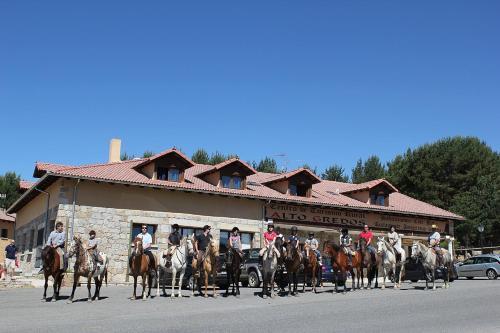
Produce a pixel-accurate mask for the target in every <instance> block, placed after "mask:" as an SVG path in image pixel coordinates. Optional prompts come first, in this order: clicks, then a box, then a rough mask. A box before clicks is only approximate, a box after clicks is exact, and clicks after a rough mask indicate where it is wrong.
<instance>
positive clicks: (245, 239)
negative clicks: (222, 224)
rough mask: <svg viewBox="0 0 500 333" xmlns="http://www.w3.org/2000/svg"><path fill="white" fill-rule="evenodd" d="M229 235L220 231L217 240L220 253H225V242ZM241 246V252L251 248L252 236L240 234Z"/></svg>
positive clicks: (226, 231)
mask: <svg viewBox="0 0 500 333" xmlns="http://www.w3.org/2000/svg"><path fill="white" fill-rule="evenodd" d="M230 235H231V231H228V230H221V231H220V238H219V251H220V252H221V253H224V252H227V241H228V239H229V236H230ZM239 235H240V238H241V245H242V247H243V250H246V249H249V248H251V247H252V240H253V234H251V233H248V232H240V233H239Z"/></svg>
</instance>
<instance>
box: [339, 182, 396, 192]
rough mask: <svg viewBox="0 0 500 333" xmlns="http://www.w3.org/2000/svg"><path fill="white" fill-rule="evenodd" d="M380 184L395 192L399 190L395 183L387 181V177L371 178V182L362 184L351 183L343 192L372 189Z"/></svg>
mask: <svg viewBox="0 0 500 333" xmlns="http://www.w3.org/2000/svg"><path fill="white" fill-rule="evenodd" d="M380 184H384V185H386V186H387V187H389V188H390V189H391V190H392V191H394V192H399V191H398V189H397V188H396V187H395V186H394V185H392V184H391V183H389V181H387V180H386V179H383V178H382V179H375V180H371V181H369V182H365V183H360V184H351V185H352V186H349V187H348V188H346V189H344V190H342V191H341V192H342V193H349V192H357V191H364V190H370V189H372V188H374V187H375V186H377V185H380Z"/></svg>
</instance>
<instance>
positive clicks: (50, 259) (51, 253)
mask: <svg viewBox="0 0 500 333" xmlns="http://www.w3.org/2000/svg"><path fill="white" fill-rule="evenodd" d="M55 258H56V251H55V250H54V249H53V248H52V246H50V245H47V246H45V247H44V248H43V250H42V262H43V267H44V268H47V269H50V267H52V265H53V264H54V261H55Z"/></svg>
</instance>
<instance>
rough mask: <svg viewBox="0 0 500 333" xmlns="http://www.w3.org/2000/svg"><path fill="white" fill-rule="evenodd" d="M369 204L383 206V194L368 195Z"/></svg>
mask: <svg viewBox="0 0 500 333" xmlns="http://www.w3.org/2000/svg"><path fill="white" fill-rule="evenodd" d="M370 203H371V204H372V205H377V206H385V196H384V193H383V192H380V193H379V194H376V193H372V194H370Z"/></svg>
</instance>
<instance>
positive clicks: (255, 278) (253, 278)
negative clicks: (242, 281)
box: [248, 271, 260, 288]
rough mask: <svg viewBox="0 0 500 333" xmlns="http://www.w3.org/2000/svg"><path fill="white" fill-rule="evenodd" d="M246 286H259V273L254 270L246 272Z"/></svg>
mask: <svg viewBox="0 0 500 333" xmlns="http://www.w3.org/2000/svg"><path fill="white" fill-rule="evenodd" d="M248 286H249V287H250V288H258V287H259V286H260V281H259V275H257V272H256V271H251V272H250V273H248Z"/></svg>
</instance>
